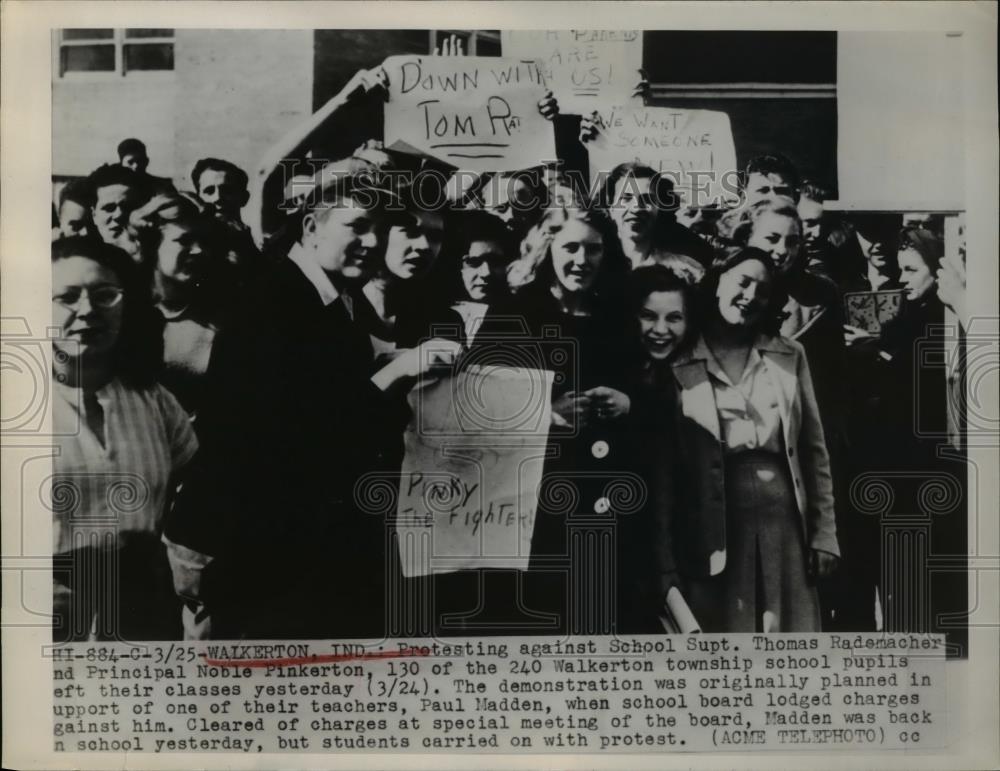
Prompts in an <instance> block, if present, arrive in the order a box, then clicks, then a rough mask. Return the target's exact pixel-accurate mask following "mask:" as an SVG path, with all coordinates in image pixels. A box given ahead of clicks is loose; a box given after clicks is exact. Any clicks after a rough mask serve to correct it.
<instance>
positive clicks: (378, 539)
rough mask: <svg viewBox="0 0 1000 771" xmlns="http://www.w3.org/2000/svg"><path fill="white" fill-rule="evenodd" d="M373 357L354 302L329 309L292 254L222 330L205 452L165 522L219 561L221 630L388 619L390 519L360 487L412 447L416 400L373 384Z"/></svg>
mask: <svg viewBox="0 0 1000 771" xmlns="http://www.w3.org/2000/svg"><path fill="white" fill-rule="evenodd" d="M371 357H372V351H371V343H370V341H369V339H368V336H367V334H365V333H364V332H363V331H361V330H360V329H359V328H358V327H357V325H356V324H354V322H353V321H352V319H351V316H350V312H349V309H348V308H347V306H345V304H344V302H343V297H341V298H338V299H336V300H334V301H333V302H332V303H330V304H329V305H326V304H324V302H323V300H322V299H321V298H320V295H319V292H318V291H317V289H316V288H315V287H314V286H313V285H312V283H311V282H310V281H309V280H308V279H307V278H306V276H305V275H304V274H303V273H302V271H301V270H300V269H299V268H298V266H296V265H295V264H294V263H293V262H292V261H291V260H288V259H282V260H281V261H280V262H279V263H277V264H275V265H274V266H273V267H271V268H270V269H269V270H268V271H267V272H266V275H263V276H261V281H260V283H259V285H257V286H256V287H254V288H253V289H251V291H250V293H249V295H248V297H247V298H246V301H245V303H244V306H243V309H242V312H241V313H240V314H239V318H238V319H237V320H236V321H235V322H234V323H233V325H232V326H231V327H230V328H228V329H225V330H223V331H222V332H221V333H220V334H219V336H218V337H217V338H216V342H215V345H214V346H213V349H212V356H211V360H210V363H209V368H208V373H207V387H206V391H207V393H206V398H205V402H204V406H203V408H202V411H201V414H200V415H199V435H200V438H201V441H202V447H203V448H204V453H203V454H202V455H201V457H200V460H199V462H198V463H197V466H196V468H195V469H193V470H192V475H191V478H190V479H188V480H187V482H186V483H185V486H184V489H183V490H182V492H181V495H180V497H179V499H178V501H177V505H176V507H175V510H174V512H173V513H172V515H171V516H170V518H169V519H168V522H167V526H166V530H165V535H166V537H167V538H168V539H169V540H170V541H171V542H173V543H175V544H180V545H182V546H184V547H187V548H189V549H191V550H193V551H195V552H198V553H200V554H204V555H210V556H211V557H212V558H213V560H212V562H211V564H209V566H208V568H206V570H205V574H204V577H203V580H202V587H201V589H202V597H203V599H204V600H205V601H206V603H207V604H208V605H210V606H212V610H211V612H212V616H213V634H215V635H216V636H219V635H226V636H229V635H236V634H240V635H247V636H258V637H265V638H267V637H284V638H288V639H293V638H294V637H295V636H297V635H299V636H302V637H306V638H310V637H336V636H352V635H355V636H358V634H357V633H358V632H359V631H361V629H360V628H361V627H362V626H363V624H365V623H367V621H364V620H363V619H362V616H365V615H371V616H372V618H371V619H368V620H369V621H373V622H374V621H375V620H376V617H377V620H380V619H381V610H380V607H381V605H380V603H381V600H382V597H383V595H384V592H383V589H382V587H381V584H380V581H381V580H382V576H383V575H384V559H385V549H384V547H385V540H386V538H385V534H386V523H385V520H384V518H381V517H376V516H373V515H371V514H368V513H364V512H362V511H360V510H359V507H358V506H356V505H355V489H354V486H355V484H356V482H357V480H358V479H359V478H360V477H361V476H362V475H363V474H364V473H366V472H367V471H369V470H371V469H374V468H378V467H379V463H380V457H382V456H384V455H385V454H386V453H387V452H391V447H392V443H393V442H394V441H395V442H399V441H401V424H402V422H403V421H404V420H405V416H404V415H403V414H401V413H400V412H399V409H400V404H402V406H405V403H402V402H400V403H399V404H397V401H396V400H393V399H391V398H389V397H387V396H386V395H385V394H383V393H382V392H381V391H379V389H378V388H377V387H376V386H375V385H374V384H372V383H371V381H370V379H369V378H370V366H371ZM369 611H370V612H369ZM365 631H368V630H367V629H365ZM376 631H377V630H376Z"/></svg>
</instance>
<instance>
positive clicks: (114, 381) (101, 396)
mask: <svg viewBox="0 0 1000 771" xmlns="http://www.w3.org/2000/svg"><path fill="white" fill-rule="evenodd" d="M52 385H53V386H54V389H53V390H54V391H55V392H56V393H57V394H59V396H61V397H62V399H63V401H65V402H67V403H68V404H70V405H72V406H74V407H79V406H80V404H82V402H83V391H82V390H81V389H79V388H75V387H73V386H68V385H66V384H65V383H61V382H59V381H58V380H56V379H55V378H53V380H52ZM120 388H121V384H120V383H119V381H118V378H116V377H113V378H111V380H109V381H108V382H107V383H105V384H104V385H103V386H101V387H100V388H98V389H97V391H95V392H94V395H95V396H96V397H97V401H98V402H99V403H100V404H102V405H104V404H109V403H113V402H114V401H116V399H117V396H118V391H119V389H120Z"/></svg>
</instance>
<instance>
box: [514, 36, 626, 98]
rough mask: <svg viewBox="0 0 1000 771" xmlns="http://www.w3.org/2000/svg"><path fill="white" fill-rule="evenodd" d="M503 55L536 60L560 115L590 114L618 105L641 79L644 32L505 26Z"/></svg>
mask: <svg viewBox="0 0 1000 771" xmlns="http://www.w3.org/2000/svg"><path fill="white" fill-rule="evenodd" d="M500 45H501V47H502V50H503V54H504V56H512V57H517V58H519V59H534V60H536V61H538V63H539V66H540V67H541V68H542V72H543V73H544V75H545V82H546V84H547V85H548V86H549V88H551V89H552V92H553V93H554V94H555V97H556V99H558V100H559V110H560V112H563V113H569V114H579V115H588V114H590V112H591V111H592V110H596V109H598V108H599V107H600V106H601V105H602V104H604V105H606V104H619V103H621V102H622V101H623V100H625V99H627V98H628V97H629V96H630V95H631V93H632V91H633V89H634V88H635V86H636V84H637V83H638V82H639V79H640V75H639V70H640V69H641V68H642V31H641V30H637V29H627V30H617V31H614V30H591V29H564V30H503V31H502V32H501V33H500Z"/></svg>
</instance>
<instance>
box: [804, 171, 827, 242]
mask: <svg viewBox="0 0 1000 771" xmlns="http://www.w3.org/2000/svg"><path fill="white" fill-rule="evenodd" d="M826 199H827V193H826V190H824V189H823V188H822V187H820V186H819V185H817V184H815V183H814V182H811V181H804V182H803V183H802V187H801V188H800V189H799V203H798V207H797V208H798V212H799V219H801V220H802V240H803V243H804V245H805V247H806V249H809V250H814V249H816V248H817V247H818V246H819V244H820V239H821V237H822V230H823V204H824V203H825V202H826Z"/></svg>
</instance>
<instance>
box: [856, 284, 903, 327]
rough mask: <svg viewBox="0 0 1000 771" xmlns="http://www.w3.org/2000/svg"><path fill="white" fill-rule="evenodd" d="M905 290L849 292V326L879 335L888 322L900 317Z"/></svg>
mask: <svg viewBox="0 0 1000 771" xmlns="http://www.w3.org/2000/svg"><path fill="white" fill-rule="evenodd" d="M902 303H903V290H901V289H890V290H883V291H880V292H847V293H846V294H845V295H844V315H845V316H846V322H847V324H848V325H849V326H852V327H857V328H858V329H863V330H865V331H866V332H868V333H869V334H872V335H876V336H877V335H878V334H880V333H881V331H882V327H883V326H884V325H885V323H886V322H887V321H891V320H892V319H894V318H896V316H898V315H899V309H900V307H901V306H902Z"/></svg>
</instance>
